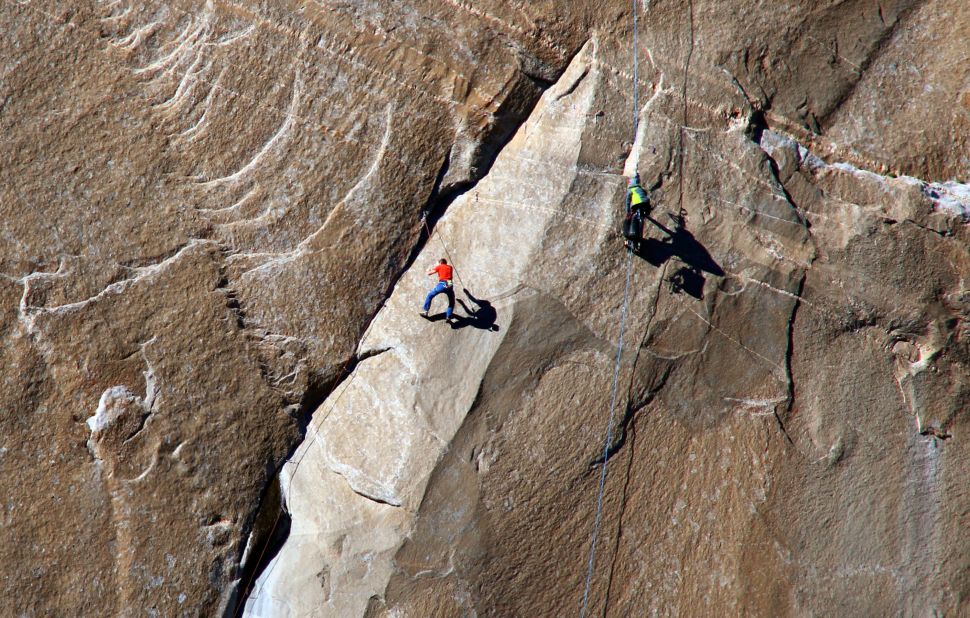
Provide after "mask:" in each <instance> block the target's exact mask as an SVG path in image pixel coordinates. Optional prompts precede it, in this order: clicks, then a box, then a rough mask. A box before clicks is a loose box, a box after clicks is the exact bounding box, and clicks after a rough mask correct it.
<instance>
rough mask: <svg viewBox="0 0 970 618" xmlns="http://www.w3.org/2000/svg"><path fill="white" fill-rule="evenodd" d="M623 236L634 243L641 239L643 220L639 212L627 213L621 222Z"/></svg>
mask: <svg viewBox="0 0 970 618" xmlns="http://www.w3.org/2000/svg"><path fill="white" fill-rule="evenodd" d="M623 236H625V237H626V238H627V239H628V240H632V241H634V242H636V241H638V240H640V239H641V238H642V237H643V219H642V218H641V215H640V211H639V210H634V211H633V212H631V213H629V214H628V215H627V216H626V219H624V220H623Z"/></svg>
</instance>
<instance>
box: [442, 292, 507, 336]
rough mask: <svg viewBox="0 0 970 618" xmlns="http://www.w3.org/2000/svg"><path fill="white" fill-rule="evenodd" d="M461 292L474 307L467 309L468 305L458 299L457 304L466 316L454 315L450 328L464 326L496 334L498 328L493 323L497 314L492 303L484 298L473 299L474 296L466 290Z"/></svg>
mask: <svg viewBox="0 0 970 618" xmlns="http://www.w3.org/2000/svg"><path fill="white" fill-rule="evenodd" d="M462 292H464V293H465V297H467V298H468V300H469V302H470V303H471V304H473V305H475V307H474V308H472V307H469V306H468V303H466V302H465V301H463V300H462V299H460V298H459V299H458V304H459V305H461V308H462V309H464V310H465V314H466V315H463V316H462V315H458V314H457V313H456V314H454V320H455V321H454V322H453V323H452V325H451V327H452V328H455V329H457V328H465V327H466V326H471V327H472V328H477V329H479V330H487V331H492V332H498V330H499V326H498V324H496V323H495V320H496V319H497V318H498V313H497V312H496V311H495V307H493V306H492V303H490V302H488V301H487V300H485V299H484V298H475V296H474V295H473V294H472V293H471V292H470V291H468V288H462Z"/></svg>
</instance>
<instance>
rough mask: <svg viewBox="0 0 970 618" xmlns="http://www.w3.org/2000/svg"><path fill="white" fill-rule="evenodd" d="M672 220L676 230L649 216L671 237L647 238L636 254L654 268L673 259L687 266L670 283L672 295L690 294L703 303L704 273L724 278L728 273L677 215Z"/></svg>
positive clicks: (679, 270) (676, 273)
mask: <svg viewBox="0 0 970 618" xmlns="http://www.w3.org/2000/svg"><path fill="white" fill-rule="evenodd" d="M668 216H670V218H671V219H673V220H674V229H670V228H668V227H667V226H665V225H664V224H662V223H660V222H659V221H657V220H656V219H654V218H653V217H650V216H649V215H648V216H647V220H648V221H650V222H651V223H653V224H654V225H655V226H657V227H658V228H660V230H661V231H662V232H664V233H665V234H666V235H667V238H666V239H664V240H657V239H656V238H646V239H644V240H643V241H641V242H640V246H639V248H638V249H637V250H636V251H635V252H634V253H636V255H637V257H640V258H642V259H644V260H646V261H647V262H649V263H650V264H652V265H654V266H662V265H663V264H664V263H665V262H666V261H667V260H669V259H670V258H672V257H676V258H677V259H678V260H680V261H681V262H683V264H684V266H682V267H681V268H679V269H678V270H677V272H675V273H674V274H673V275H672V276H671V278H670V279H669V281H670V284H671V289H672V291H673V292H674V293H677V292H682V291H683V292H687V293H688V294H690V295H691V296H693V297H694V298H696V299H698V300H700V299H702V298H703V297H704V275H703V274H702V273H709V274H711V275H714V276H715V277H723V276H724V274H725V273H724V269H723V268H721V266H720V265H719V264H718V263H717V262H715V261H714V258H713V257H711V254H710V252H708V250H707V248H706V247H704V245H702V244H701V243H700V241H698V240H697V239H696V238H694V235H693V234H691V233H690V232H688V231H687V228H685V227H684V220H683V219H682V218H680V217H674V216H673V215H668Z"/></svg>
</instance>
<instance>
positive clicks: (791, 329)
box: [773, 272, 808, 446]
mask: <svg viewBox="0 0 970 618" xmlns="http://www.w3.org/2000/svg"><path fill="white" fill-rule="evenodd" d="M807 279H808V272H803V273H802V276H801V278H800V279H799V281H798V289H797V290H796V292H795V294H796V296H797V298H796V299H795V304H794V306H792V311H791V316H789V318H788V345H787V347H786V348H785V377H786V378H787V380H788V397H787V401H786V402H785V418H784V419H783V418H782V417H781V414H779V413H778V407H779V406H775V407H774V408H773V411H774V417H775V421H776V422H777V423H778V428H779V429H780V430H781V433H782V434H783V435H784V436H785V439H786V440H788V443H789V444H791V445H792V446H795V441H794V440H792V437H791V435H789V433H788V430H787V429H786V428H785V420H787V419H788V417H789V415H790V414H791V413H792V410H793V409H794V407H795V395H796V392H795V373H794V371H793V369H792V359H793V358H794V356H795V320H796V318H797V317H798V310H799V308H801V306H802V293H803V292H804V291H805V281H806V280H807Z"/></svg>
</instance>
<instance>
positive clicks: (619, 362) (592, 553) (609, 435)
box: [579, 0, 639, 618]
mask: <svg viewBox="0 0 970 618" xmlns="http://www.w3.org/2000/svg"><path fill="white" fill-rule="evenodd" d="M637 2H638V0H633V143H634V144H636V136H637V128H638V125H639V87H638V85H637V69H638V64H637ZM635 147H636V146H634V148H635ZM632 273H633V250H632V248H629V249H628V250H627V252H626V285H625V286H624V290H623V309H622V310H621V311H620V335H619V337H618V340H617V345H616V363H615V366H614V369H613V393H612V395H611V396H610V416H609V420H608V421H607V424H606V439H605V440H604V441H603V465H602V467H601V468H600V478H599V487H598V489H597V491H596V515H595V517H594V519H593V532H592V534H591V535H590V542H589V561H588V562H587V565H586V583H585V585H584V587H583V603H582V607H581V609H580V611H579V616H580V618H586V615H587V611H588V610H589V589H590V586H591V585H592V583H593V568H594V566H595V564H596V544H597V541H598V540H599V531H600V525H601V524H602V522H603V494H604V493H605V491H606V466H607V464H608V463H609V460H610V445H611V444H612V443H613V427H614V425H615V423H616V400H617V395H618V394H619V385H620V369H621V368H622V366H623V335H624V332H625V330H626V315H627V310H628V309H629V306H630V279H631V275H632Z"/></svg>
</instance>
